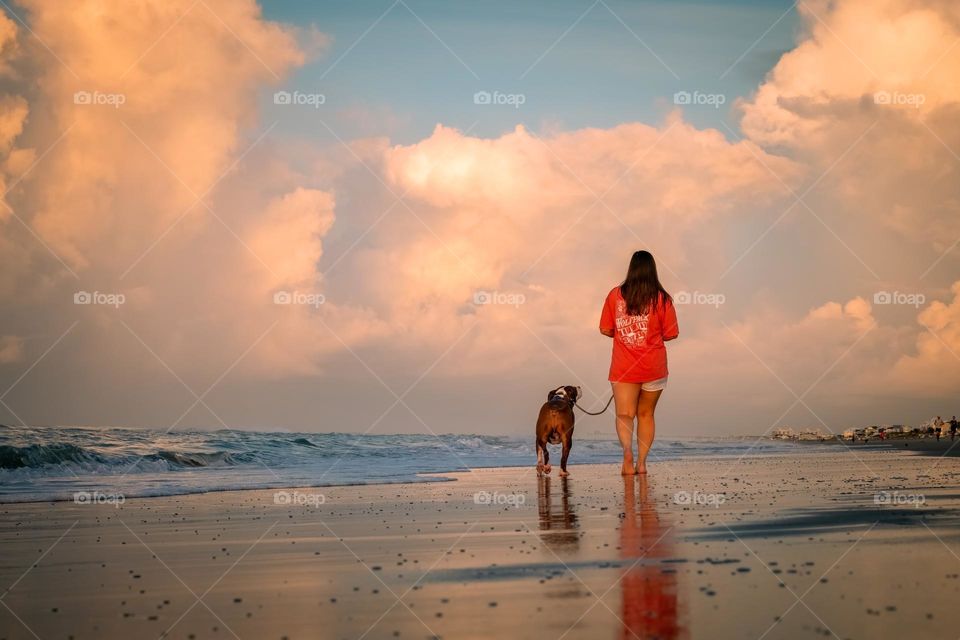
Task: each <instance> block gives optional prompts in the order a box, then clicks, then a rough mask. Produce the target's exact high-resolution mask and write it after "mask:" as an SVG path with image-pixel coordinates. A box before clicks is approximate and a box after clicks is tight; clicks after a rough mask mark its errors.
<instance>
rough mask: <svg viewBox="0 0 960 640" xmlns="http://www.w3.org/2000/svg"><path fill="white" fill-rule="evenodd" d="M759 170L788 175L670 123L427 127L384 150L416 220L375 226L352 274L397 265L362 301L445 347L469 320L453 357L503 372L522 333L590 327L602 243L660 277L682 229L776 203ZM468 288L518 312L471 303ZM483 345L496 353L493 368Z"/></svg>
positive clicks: (535, 349)
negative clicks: (639, 254) (468, 333)
mask: <svg viewBox="0 0 960 640" xmlns="http://www.w3.org/2000/svg"><path fill="white" fill-rule="evenodd" d="M757 158H760V161H759V162H758V160H757ZM763 163H767V164H768V165H771V166H773V167H775V168H776V170H777V171H779V172H780V173H781V174H782V175H784V176H785V178H786V179H788V180H795V179H796V177H797V176H798V174H799V168H798V167H797V166H796V165H795V164H794V163H792V162H791V161H789V160H787V159H784V158H778V157H775V156H771V155H768V154H766V153H765V152H764V151H763V150H762V149H760V148H759V147H757V145H755V144H754V143H752V142H749V141H742V142H735V143H733V142H730V141H728V140H727V139H726V138H725V137H724V136H723V135H721V134H720V133H719V132H717V131H715V130H699V129H696V128H695V127H693V126H691V125H690V124H689V123H687V122H685V121H684V120H683V119H682V117H681V116H680V114H679V113H674V114H672V115H671V116H670V117H669V118H668V119H667V121H666V122H664V123H663V124H662V125H660V126H651V125H644V124H639V123H630V124H625V125H621V126H618V127H614V128H611V129H582V130H577V131H570V132H557V133H553V134H549V135H544V136H538V135H535V134H533V133H531V132H529V131H527V130H526V129H524V128H523V127H517V128H516V129H515V130H514V131H512V132H509V133H506V134H504V135H502V136H499V137H497V138H494V139H481V138H477V137H472V136H468V135H464V134H463V133H461V132H460V131H457V130H455V129H451V128H448V127H443V126H438V127H437V128H436V130H435V131H434V132H433V134H432V135H431V136H430V137H429V138H427V139H425V140H422V141H420V142H418V143H416V144H412V145H404V146H394V147H391V148H389V149H387V150H386V151H385V154H384V161H383V165H384V172H385V174H386V176H387V178H388V179H389V181H390V183H391V185H394V188H395V189H396V190H397V191H398V192H402V193H404V194H405V198H406V199H407V200H409V201H410V202H412V208H413V210H414V212H415V215H416V218H417V220H418V221H419V223H413V224H405V225H404V226H403V227H402V228H398V227H389V228H387V229H386V230H384V231H383V233H384V234H389V235H390V238H391V240H392V241H391V243H390V247H389V248H386V249H384V250H382V251H377V252H369V253H367V254H365V255H364V257H363V264H364V272H369V273H379V272H383V271H384V270H386V268H387V264H393V265H396V268H395V269H394V270H392V271H391V272H390V278H389V280H384V281H383V286H382V287H380V288H372V289H371V290H370V293H371V295H372V296H374V297H376V298H377V299H378V301H379V302H380V303H381V304H382V305H383V306H384V307H385V308H387V309H389V313H388V317H389V318H390V319H391V320H392V321H393V322H395V323H396V324H397V325H398V326H403V327H405V328H411V327H412V328H413V329H414V330H415V331H422V332H424V334H423V335H424V337H425V338H426V337H430V338H431V339H432V338H436V337H437V336H438V335H442V336H446V337H447V339H448V340H452V339H454V338H456V336H457V335H459V334H460V333H461V332H462V331H463V326H464V325H465V323H468V322H472V321H474V320H480V321H482V322H481V324H480V325H479V326H478V330H477V334H476V336H475V337H474V338H473V339H471V340H470V341H468V344H467V347H465V348H467V349H470V348H474V349H475V350H476V362H478V363H482V366H483V367H487V368H489V367H490V366H494V365H493V363H494V362H499V363H503V364H504V366H508V367H509V366H513V365H515V364H516V360H517V359H518V358H521V357H524V355H526V356H527V357H529V355H530V354H540V353H542V351H543V347H542V346H541V345H540V344H538V341H537V340H535V339H534V340H532V339H531V336H530V334H529V332H528V331H526V330H523V329H522V327H523V326H524V325H527V326H528V327H530V328H533V327H536V328H537V330H538V331H547V332H550V331H554V330H556V331H558V332H564V330H563V329H562V328H564V327H565V328H567V330H568V331H571V332H581V331H583V330H584V328H588V327H589V328H590V329H593V328H594V325H595V324H596V317H595V316H596V314H597V313H598V309H599V303H600V301H602V294H603V293H605V292H603V291H598V283H603V282H605V281H608V280H609V281H610V282H609V283H610V285H612V284H614V280H615V279H617V278H620V277H621V273H620V272H621V269H622V268H623V264H621V262H623V260H625V259H626V258H624V259H623V260H618V261H616V263H615V265H614V264H613V263H611V262H610V259H609V255H610V249H611V239H612V238H616V239H617V240H614V242H615V243H616V244H618V245H620V246H621V249H620V251H621V253H622V255H623V256H629V252H630V251H632V250H633V249H635V248H637V246H638V245H642V246H652V245H656V246H657V247H658V248H659V249H660V250H661V251H662V253H663V254H664V255H670V260H665V261H664V263H663V264H662V266H661V268H662V269H664V271H665V273H666V272H668V271H670V270H671V266H670V261H673V264H674V266H678V265H679V264H681V263H682V262H683V261H684V260H685V259H686V251H685V250H684V247H683V245H682V242H683V240H684V239H685V238H686V236H687V234H688V233H689V232H691V231H693V230H696V229H698V228H699V227H700V225H703V224H705V223H707V222H710V221H716V220H721V219H723V218H724V217H725V216H730V215H736V214H737V213H739V212H740V211H742V210H744V209H746V210H751V211H753V210H755V208H756V207H759V206H762V205H763V204H764V203H766V202H769V201H771V200H773V199H775V198H776V197H778V196H779V195H781V194H782V185H780V184H779V183H777V182H776V181H775V180H773V179H772V178H771V176H770V174H769V173H768V171H767V169H766V168H765V167H764V166H763ZM601 197H602V201H598V198H601ZM648 243H649V244H648ZM611 268H613V269H615V270H614V271H612V273H611ZM372 286H373V287H376V285H372ZM477 291H481V292H484V291H490V292H500V293H503V294H511V293H513V294H517V295H520V296H523V299H524V302H523V304H521V305H518V306H516V308H512V307H511V305H510V304H509V303H506V304H490V305H483V306H476V305H473V304H472V302H473V295H474V293H475V292H477ZM451 318H456V319H457V321H456V322H451ZM518 328H519V330H518ZM568 335H569V334H568ZM494 348H497V349H499V350H500V351H501V352H502V355H503V357H499V358H496V359H493V360H492V359H491V358H490V355H491V354H490V351H491V350H492V349H494ZM576 348H577V347H576V346H574V347H573V349H574V350H575V349H576ZM568 355H569V354H568ZM458 366H460V367H461V368H462V366H463V361H462V360H461V361H460V362H459V363H458ZM461 370H462V369H461Z"/></svg>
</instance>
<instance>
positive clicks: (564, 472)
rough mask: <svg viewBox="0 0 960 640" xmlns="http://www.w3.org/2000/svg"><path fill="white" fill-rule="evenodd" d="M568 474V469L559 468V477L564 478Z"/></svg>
mask: <svg viewBox="0 0 960 640" xmlns="http://www.w3.org/2000/svg"><path fill="white" fill-rule="evenodd" d="M568 475H570V472H569V471H564V470H563V469H560V477H561V478H566V477H567V476H568Z"/></svg>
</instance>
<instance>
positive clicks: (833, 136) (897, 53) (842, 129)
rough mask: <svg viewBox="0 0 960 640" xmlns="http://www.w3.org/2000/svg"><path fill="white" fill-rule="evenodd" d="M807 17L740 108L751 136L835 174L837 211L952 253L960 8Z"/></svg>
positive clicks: (890, 6) (816, 10)
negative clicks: (795, 38)
mask: <svg viewBox="0 0 960 640" xmlns="http://www.w3.org/2000/svg"><path fill="white" fill-rule="evenodd" d="M798 9H799V11H800V14H801V18H802V20H803V23H804V25H805V33H804V35H803V37H802V39H801V41H800V43H799V44H798V45H797V47H796V48H795V49H793V50H792V51H790V52H788V53H786V54H784V55H783V57H782V58H781V59H780V60H779V62H778V63H777V65H776V66H775V67H774V68H773V69H772V70H771V71H770V73H769V75H768V77H767V80H766V81H765V82H764V83H763V84H762V85H761V86H760V88H759V89H758V91H757V92H756V94H755V95H754V96H753V97H752V98H750V99H749V100H745V101H742V102H741V104H740V106H741V108H742V110H743V121H742V128H743V131H744V132H745V133H746V135H747V136H748V137H749V138H750V139H752V140H754V141H756V142H757V143H758V144H761V145H764V146H766V147H771V148H779V149H783V150H785V151H787V152H788V153H791V154H793V155H794V156H795V157H798V158H800V159H802V160H803V161H804V162H805V163H806V164H809V165H811V166H812V167H813V168H815V169H816V172H815V175H820V174H822V173H829V178H828V180H827V181H826V183H827V184H831V185H832V186H833V188H834V194H833V196H834V199H833V205H834V206H836V205H838V204H842V205H843V207H844V209H846V210H847V211H849V212H850V213H851V214H853V215H866V216H871V217H876V218H878V219H880V220H882V221H883V222H884V223H885V224H887V225H889V226H890V227H891V228H893V229H895V230H897V231H898V232H900V233H902V234H903V235H904V236H905V237H907V238H909V239H913V240H918V241H923V242H926V243H929V244H932V245H933V246H934V248H935V249H936V250H937V251H945V250H946V249H947V248H948V247H949V246H950V244H951V243H952V242H953V240H954V239H956V238H957V237H958V236H960V215H958V214H960V191H958V186H957V185H958V184H960V163H958V162H957V161H956V158H957V150H958V149H960V117H958V116H960V87H958V85H957V82H956V78H957V77H958V75H960V50H958V49H957V48H955V47H954V46H953V45H954V44H955V43H956V41H957V39H958V38H960V6H958V5H957V4H956V3H951V2H938V1H927V2H913V1H909V0H845V1H844V2H827V1H826V0H820V1H817V2H802V3H800V4H799V5H798ZM848 154H849V156H848Z"/></svg>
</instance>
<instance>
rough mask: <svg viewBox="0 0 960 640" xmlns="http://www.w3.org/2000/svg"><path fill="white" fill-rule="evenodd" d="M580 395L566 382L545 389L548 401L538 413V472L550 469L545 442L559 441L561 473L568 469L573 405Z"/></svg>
mask: <svg viewBox="0 0 960 640" xmlns="http://www.w3.org/2000/svg"><path fill="white" fill-rule="evenodd" d="M579 397H580V387H571V386H569V385H568V386H565V387H560V388H558V389H551V390H550V391H548V392H547V401H546V402H545V403H544V404H543V406H542V407H540V415H539V416H538V417H537V475H539V476H542V475H543V474H545V473H550V469H551V467H550V452H549V451H547V445H548V444H562V445H563V454H562V455H561V457H560V476H561V477H563V476H566V475H569V474H568V472H567V457H568V456H569V455H570V449H571V448H572V447H573V423H574V420H575V418H574V415H573V405H574V404H575V403H576V401H577V398H579Z"/></svg>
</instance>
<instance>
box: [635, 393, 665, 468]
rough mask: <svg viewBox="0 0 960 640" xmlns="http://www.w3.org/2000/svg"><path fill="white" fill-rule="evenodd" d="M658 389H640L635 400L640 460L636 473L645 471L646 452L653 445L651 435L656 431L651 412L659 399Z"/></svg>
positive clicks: (647, 452)
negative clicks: (638, 397)
mask: <svg viewBox="0 0 960 640" xmlns="http://www.w3.org/2000/svg"><path fill="white" fill-rule="evenodd" d="M661 393H663V389H660V390H659V391H640V399H639V400H638V401H637V454H638V456H639V458H640V462H639V463H638V464H637V473H646V472H647V454H649V453H650V447H652V446H653V436H654V432H655V431H656V423H655V422H654V420H653V412H654V410H656V408H657V401H658V400H660V394H661Z"/></svg>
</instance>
